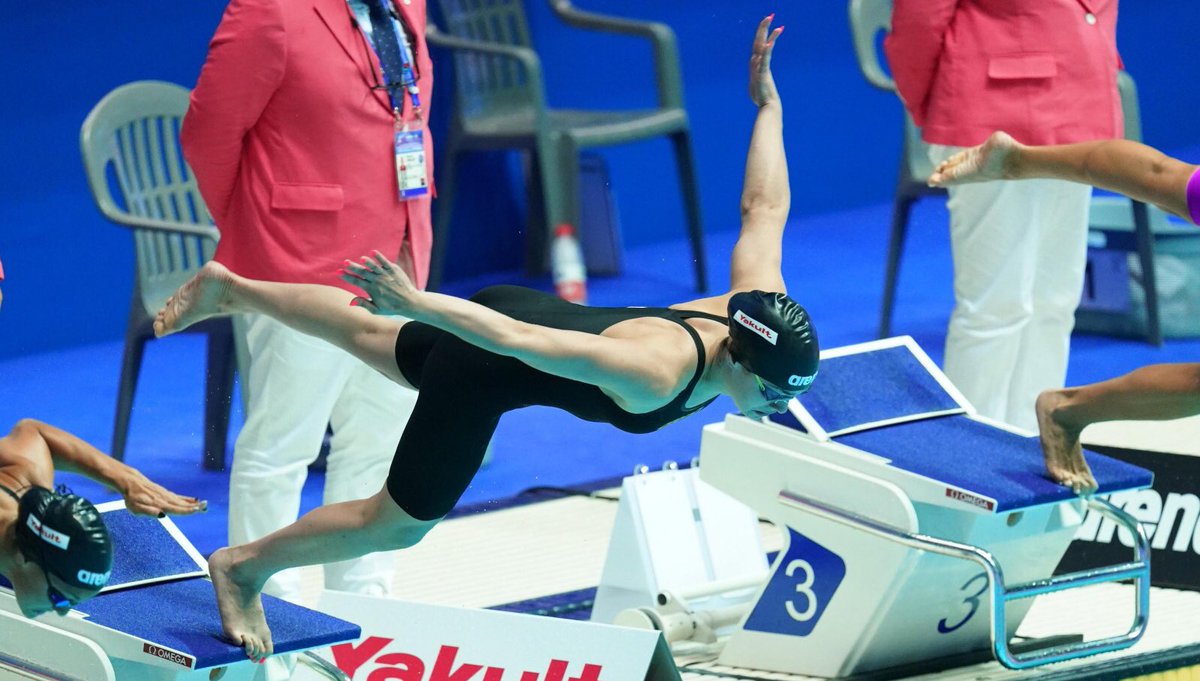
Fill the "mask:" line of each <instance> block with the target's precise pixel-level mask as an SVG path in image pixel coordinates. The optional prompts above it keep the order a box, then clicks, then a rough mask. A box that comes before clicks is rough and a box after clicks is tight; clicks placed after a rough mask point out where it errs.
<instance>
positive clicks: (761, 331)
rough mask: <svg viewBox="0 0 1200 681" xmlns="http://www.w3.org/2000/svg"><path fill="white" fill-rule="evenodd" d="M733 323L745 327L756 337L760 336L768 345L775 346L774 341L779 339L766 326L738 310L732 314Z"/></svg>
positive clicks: (777, 335)
mask: <svg viewBox="0 0 1200 681" xmlns="http://www.w3.org/2000/svg"><path fill="white" fill-rule="evenodd" d="M733 321H735V322H737V323H738V324H741V325H742V326H744V327H746V328H747V329H750V330H751V331H753V332H754V333H757V334H758V335H760V336H762V337H763V338H766V339H767V342H768V343H770V344H771V345H775V343H776V341H777V340H778V339H779V334H778V333H776V332H775V330H774V329H772V328H771V327H769V326H767V325H766V324H763V323H762V322H760V321H758V320H757V319H755V318H754V317H751V316H750V315H748V314H746V313H745V312H742V311H741V310H738V311H737V312H736V313H734V315H733Z"/></svg>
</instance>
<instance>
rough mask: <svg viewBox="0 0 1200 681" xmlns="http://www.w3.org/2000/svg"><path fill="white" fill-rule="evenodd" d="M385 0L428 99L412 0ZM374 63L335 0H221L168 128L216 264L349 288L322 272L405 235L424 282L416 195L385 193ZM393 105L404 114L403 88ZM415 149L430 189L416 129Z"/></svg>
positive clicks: (425, 242) (384, 108)
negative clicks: (195, 75) (177, 138)
mask: <svg viewBox="0 0 1200 681" xmlns="http://www.w3.org/2000/svg"><path fill="white" fill-rule="evenodd" d="M395 8H396V10H397V11H398V12H399V13H400V15H401V16H402V18H403V20H404V23H405V24H406V26H407V27H408V28H409V30H410V31H411V32H412V33H413V38H414V39H415V48H416V55H417V56H416V62H417V69H418V72H419V78H418V85H419V87H420V90H421V100H422V104H424V105H425V107H428V106H429V102H430V99H431V90H432V87H433V64H432V63H431V62H430V59H429V50H428V48H427V47H426V44H425V0H412V2H411V4H410V3H405V2H396V3H395ZM379 74H381V71H380V68H379V63H378V60H377V58H376V57H375V53H374V50H372V49H371V47H370V46H369V43H368V42H367V41H366V37H365V36H363V35H362V33H361V31H360V30H359V29H358V28H356V27H355V25H354V24H353V23H352V14H351V11H350V8H349V6H348V5H347V3H346V0H232V1H231V2H230V3H229V6H228V8H227V9H226V10H225V15H224V17H222V19H221V23H220V25H219V26H218V27H217V32H216V34H215V35H214V36H213V39H212V43H211V44H210V46H209V54H208V59H207V61H206V62H205V64H204V68H203V69H202V70H201V72H200V78H199V81H198V82H197V83H196V87H195V89H194V90H193V91H192V98H191V106H190V108H189V109H188V113H187V116H186V117H185V119H184V121H183V129H182V131H181V143H182V146H183V151H184V155H185V157H186V158H187V161H188V163H189V164H190V165H191V167H192V169H193V170H194V172H195V174H196V180H197V181H198V183H199V186H200V192H201V194H202V195H203V196H204V200H205V203H207V205H208V208H209V210H210V211H211V212H212V215H213V218H214V219H215V220H216V223H217V227H218V228H219V229H220V230H221V241H220V243H219V245H218V246H217V254H216V259H217V260H218V261H219V262H221V263H223V264H225V265H226V266H228V267H229V268H230V269H232V270H233V271H234V272H237V273H239V274H242V275H246V276H249V277H253V278H259V279H268V280H272V281H286V282H312V283H323V284H333V285H338V286H343V287H344V288H349V287H348V286H346V285H345V284H343V283H342V282H341V281H340V280H339V279H338V278H337V277H336V275H335V274H334V272H335V270H336V269H337V267H338V266H339V264H340V263H341V261H342V260H343V259H345V258H355V257H358V256H361V255H365V254H368V253H370V252H371V251H372V250H374V249H379V250H380V251H382V252H383V253H385V254H387V255H388V256H389V257H398V256H400V254H401V253H402V246H406V248H404V252H406V253H407V254H408V255H409V257H411V265H412V269H413V271H414V274H415V278H416V281H417V284H418V285H421V286H424V283H425V280H426V277H427V276H428V271H429V251H430V245H431V241H432V229H431V225H430V197H429V196H426V197H423V198H420V199H416V200H410V201H404V202H402V201H400V200H399V198H398V192H397V187H396V171H395V162H394V160H393V159H394V154H393V141H392V133H393V128H394V124H393V122H394V116H393V113H392V105H391V104H390V102H389V99H388V97H387V95H386V94H385V93H384V92H383V91H382V90H374V91H373V90H372V86H373V85H375V84H376V82H379V81H381V80H382V75H379ZM377 79H378V80H377ZM403 116H404V117H405V119H406V120H411V119H412V118H413V113H412V110H411V104H410V103H409V102H408V101H407V100H406V101H405V103H404V111H403ZM424 118H425V120H426V121H428V120H429V114H428V110H426V112H425V114H424ZM425 152H426V158H427V167H428V169H429V178H428V181H429V183H430V186H431V187H432V184H433V163H432V161H433V153H432V152H433V149H432V146H431V144H430V135H429V132H428V129H427V130H426V134H425Z"/></svg>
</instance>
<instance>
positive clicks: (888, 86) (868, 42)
mask: <svg viewBox="0 0 1200 681" xmlns="http://www.w3.org/2000/svg"><path fill="white" fill-rule="evenodd" d="M890 30H892V0H850V35H851V37H852V38H853V39H854V55H855V56H856V57H858V68H859V70H861V71H862V74H863V77H865V78H866V79H867V82H868V83H870V84H871V85H874V86H875V87H877V88H879V89H880V90H887V91H889V92H895V91H896V83H895V81H893V80H892V78H891V76H889V75H887V72H886V71H885V70H884V69H883V58H882V57H881V56H880V55H879V34H880V33H884V34H887V32H888V31H890Z"/></svg>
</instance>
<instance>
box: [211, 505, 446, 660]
mask: <svg viewBox="0 0 1200 681" xmlns="http://www.w3.org/2000/svg"><path fill="white" fill-rule="evenodd" d="M439 521H440V518H438V519H434V520H418V519H416V518H413V517H412V516H410V515H409V514H408V513H406V512H405V511H404V510H403V509H402V508H400V506H399V505H398V504H396V502H395V501H393V500H392V497H391V495H389V494H388V491H387V489H382V490H380V491H379V492H378V493H377V494H375V495H374V496H372V497H368V498H366V499H360V500H356V501H347V502H342V503H339V504H330V505H327V506H321V507H319V508H316V509H314V510H312V511H310V512H308V513H306V514H304V515H303V516H301V518H300V519H299V520H297V521H296V522H294V523H292V524H291V525H288V526H287V527H284V528H283V529H280V530H278V531H276V532H273V533H271V534H269V535H267V536H265V537H263V538H262V539H259V540H258V541H254V542H251V543H249V544H244V545H242V546H233V547H229V548H224V549H220V550H218V551H216V552H215V553H213V554H212V557H211V558H209V561H208V566H209V574H210V575H211V576H212V580H213V586H214V587H215V589H216V592H217V606H218V608H219V610H220V612H221V623H222V625H223V627H224V630H225V635H226V636H227V637H228V638H229V639H230V640H231V641H233V642H235V643H238V644H240V645H242V647H244V648H245V649H246V654H247V655H248V656H249V657H250V658H251V659H254V660H259V659H262V658H264V657H266V656H268V655H270V654H271V653H272V651H273V650H274V644H273V643H272V641H271V630H270V628H269V627H268V626H267V621H266V617H265V616H264V615H263V608H262V598H261V592H262V588H263V585H264V584H266V582H267V580H268V579H270V577H271V576H272V575H274V574H275V573H276V572H279V571H280V570H285V569H288V568H293V567H300V566H303V565H318V564H324V563H335V562H339V561H343V560H350V559H352V558H358V557H359V556H362V555H365V554H368V553H374V552H376V551H391V550H395V549H402V548H407V547H409V546H413V545H415V544H416V543H417V542H419V541H420V540H421V539H422V538H423V537H424V536H425V534H426V533H427V532H429V530H431V529H433V527H434V525H436V524H437V523H438V522H439Z"/></svg>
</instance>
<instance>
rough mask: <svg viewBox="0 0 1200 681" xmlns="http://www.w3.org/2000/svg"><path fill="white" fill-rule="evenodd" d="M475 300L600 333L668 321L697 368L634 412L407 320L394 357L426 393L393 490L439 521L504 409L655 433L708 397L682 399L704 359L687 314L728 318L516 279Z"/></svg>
mask: <svg viewBox="0 0 1200 681" xmlns="http://www.w3.org/2000/svg"><path fill="white" fill-rule="evenodd" d="M471 300H473V301H474V302H476V303H479V304H481V305H484V306H486V307H489V308H491V309H493V310H496V311H497V312H501V313H503V314H506V315H508V316H510V317H512V318H514V319H519V320H521V321H525V322H529V323H532V324H538V325H541V326H548V327H553V328H556V329H569V330H574V331H583V332H585V333H594V334H600V333H602V332H603V331H604V330H605V329H607V328H609V327H610V326H612V325H614V324H616V323H618V322H622V321H625V320H627V319H636V318H641V317H658V318H662V319H669V320H671V321H674V322H676V323H678V324H679V325H680V326H682V327H683V328H684V329H685V330H687V332H688V334H689V335H691V337H692V341H693V342H695V344H696V371H695V374H694V375H693V376H692V379H691V381H689V382H688V384H687V386H686V387H685V388H684V389H683V390H682V391H681V392H680V393H679V395H677V396H676V397H675V399H673V400H671V402H670V403H669V404H666V405H664V406H662V407H660V408H658V409H655V410H654V411H651V412H647V413H644V414H633V413H630V412H628V411H625V410H624V409H622V408H621V407H619V406H617V404H616V403H615V402H613V401H612V400H611V399H610V398H609V397H608V396H607V395H605V394H604V393H603V392H602V391H601V390H600V389H599V388H597V387H596V386H594V385H592V384H590V383H583V382H580V381H575V380H571V379H567V378H562V377H560V376H555V375H553V374H548V373H546V372H544V371H539V370H537V369H534V368H532V367H530V366H529V365H528V364H525V363H524V362H522V361H520V360H518V359H515V358H512V357H506V356H504V355H498V354H496V353H493V352H488V351H486V350H483V349H481V348H479V347H477V346H474V345H471V344H470V343H467V342H465V341H463V340H461V339H459V338H458V337H457V336H454V335H453V334H450V333H447V332H445V331H442V330H441V329H437V328H435V327H432V326H429V325H428V324H423V323H421V322H410V323H408V324H405V325H404V327H403V328H402V329H401V330H400V335H399V336H398V337H397V339H396V364H397V366H398V367H399V368H400V372H401V373H402V374H403V375H404V377H405V378H406V379H407V380H408V381H409V383H411V384H412V385H413V386H415V387H416V388H418V390H419V391H420V392H419V394H418V396H417V403H416V407H415V408H414V409H413V413H412V416H411V417H410V418H409V421H408V425H407V427H405V429H404V435H403V436H402V437H401V438H400V444H399V445H397V447H396V455H395V457H394V458H393V459H392V468H391V471H390V472H389V473H388V480H387V487H388V492H389V493H390V494H391V496H392V498H393V499H394V500H395V501H396V503H397V504H399V505H400V507H401V508H403V509H404V510H405V511H406V512H407V513H408V514H409V515H411V516H413V517H414V518H418V519H421V520H433V519H436V518H441V517H442V516H444V515H446V514H447V513H449V512H450V509H452V508H453V507H454V504H455V503H457V502H458V499H459V497H461V496H462V494H463V492H464V491H466V489H467V485H469V484H470V482H471V479H472V478H473V477H474V476H475V473H476V471H477V470H478V469H479V464H480V462H481V461H482V460H483V455H484V452H485V451H486V450H487V445H488V442H489V441H490V440H491V438H492V433H493V431H495V429H496V425H497V424H498V423H499V421H500V416H501V415H503V414H504V413H505V412H507V411H511V410H513V409H520V408H521V407H528V406H533V405H542V406H548V407H558V408H559V409H564V410H566V411H568V412H570V413H571V414H574V415H575V416H578V417H579V418H581V419H584V420H587V421H597V422H602V423H611V424H612V425H614V426H616V427H617V428H620V429H621V430H624V431H628V432H631V433H649V432H652V431H655V430H658V429H659V428H662V427H663V426H665V425H666V424H668V423H671V422H672V421H675V420H677V419H679V418H682V417H684V416H687V415H688V414H691V413H693V412H695V411H697V410H699V409H702V408H703V407H705V406H707V405H708V403H709V402H711V401H712V400H709V401H708V402H705V403H704V404H701V405H697V406H696V407H693V408H691V409H688V408H687V406H686V405H687V402H688V400H689V399H690V398H691V395H692V390H693V389H694V388H695V387H696V383H697V382H699V380H700V375H701V374H702V373H703V371H704V363H705V357H704V346H703V344H702V343H701V342H700V336H699V334H697V333H696V330H695V329H693V328H692V327H691V326H690V325H688V324H686V323H685V322H684V320H686V319H689V318H693V317H701V318H704V319H712V320H715V321H719V322H721V323H722V324H724V323H727V320H726V318H725V317H719V316H716V315H711V314H707V313H704V312H696V311H690V310H672V309H668V308H654V307H634V308H627V307H585V306H582V305H575V304H573V303H568V302H566V301H564V300H561V299H559V298H557V297H555V296H552V295H550V294H547V293H543V292H541V291H535V290H532V289H527V288H523V287H520V286H493V287H490V288H486V289H484V290H482V291H480V292H479V293H477V294H475V296H473V297H472V298H471Z"/></svg>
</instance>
